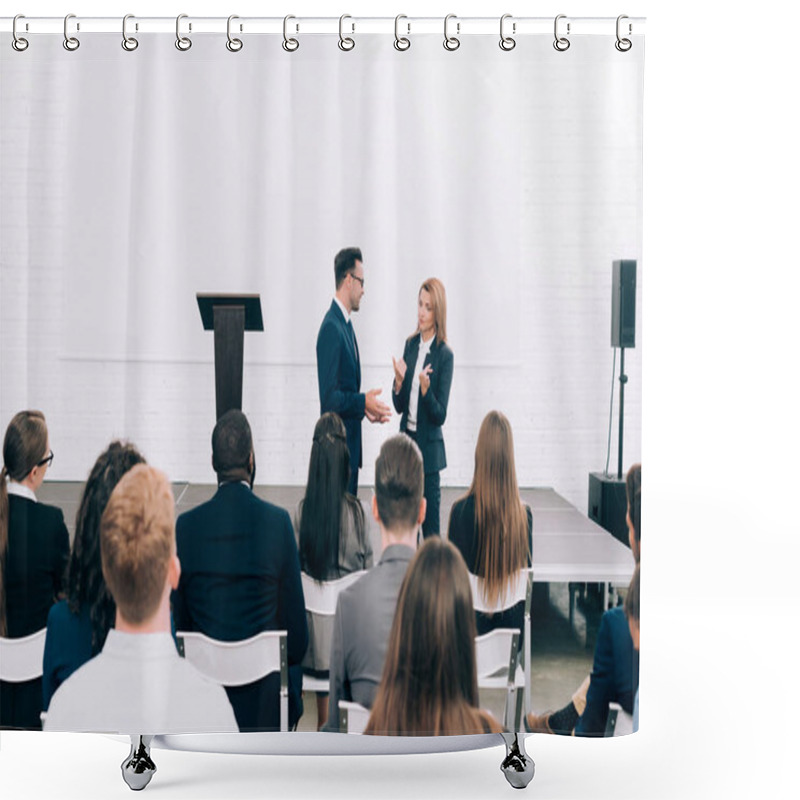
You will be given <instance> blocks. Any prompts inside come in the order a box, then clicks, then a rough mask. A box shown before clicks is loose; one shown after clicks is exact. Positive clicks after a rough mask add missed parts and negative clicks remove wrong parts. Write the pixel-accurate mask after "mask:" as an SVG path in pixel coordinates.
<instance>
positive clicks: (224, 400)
mask: <svg viewBox="0 0 800 800" xmlns="http://www.w3.org/2000/svg"><path fill="white" fill-rule="evenodd" d="M197 305H198V307H199V309H200V318H201V319H202V320H203V329H204V330H207V331H210V330H213V331H214V374H215V381H216V388H217V419H219V418H220V417H221V416H222V415H223V414H224V413H225V412H226V411H229V410H230V409H232V408H238V409H240V410H241V408H242V379H243V376H244V332H245V331H263V330H264V320H263V319H262V317H261V298H260V295H257V294H200V293H199V292H198V294H197Z"/></svg>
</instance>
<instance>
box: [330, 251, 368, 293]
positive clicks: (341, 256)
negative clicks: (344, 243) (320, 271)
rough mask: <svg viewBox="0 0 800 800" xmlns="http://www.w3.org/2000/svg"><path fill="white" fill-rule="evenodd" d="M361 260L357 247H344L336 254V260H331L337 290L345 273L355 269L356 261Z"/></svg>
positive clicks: (345, 275)
mask: <svg viewBox="0 0 800 800" xmlns="http://www.w3.org/2000/svg"><path fill="white" fill-rule="evenodd" d="M363 260H364V259H363V258H362V256H361V248H359V247H345V248H344V250H340V251H339V252H338V253H337V254H336V258H334V259H333V271H334V274H335V275H336V288H337V289H338V288H339V287H340V286H341V285H342V282H343V281H344V279H345V278H346V277H347V273H348V272H352V271H353V270H354V269H355V268H356V261H363Z"/></svg>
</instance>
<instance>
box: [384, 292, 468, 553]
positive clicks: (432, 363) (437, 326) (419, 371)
mask: <svg viewBox="0 0 800 800" xmlns="http://www.w3.org/2000/svg"><path fill="white" fill-rule="evenodd" d="M392 364H393V365H394V385H393V386H392V402H393V403H394V407H395V410H396V411H397V412H398V413H400V414H402V415H403V416H402V418H401V420H400V430H401V431H402V432H403V433H405V434H407V435H408V436H410V437H411V438H412V439H413V440H414V441H415V442H416V443H417V445H418V446H419V449H420V451H421V452H422V462H423V465H424V467H425V500H426V501H427V511H426V513H425V521H424V522H423V523H422V533H423V535H424V536H425V537H428V536H433V535H438V534H439V531H440V524H439V508H440V504H441V483H440V479H439V473H440V472H441V471H442V470H443V469H444V468H445V467H446V466H447V457H446V454H445V449H444V436H443V435H442V426H443V425H444V422H445V420H446V419H447V403H448V401H449V399H450V384H451V383H452V381H453V351H452V350H451V349H450V346H449V345H448V344H447V296H446V294H445V291H444V284H443V283H442V282H441V281H440V280H439V279H438V278H428V280H426V281H425V282H424V283H423V284H422V286H421V287H420V290H419V295H418V297H417V329H416V330H415V331H414V333H412V334H411V336H409V337H408V339H406V342H405V346H404V348H403V357H402V358H401V359H400V360H399V361H398V360H397V359H395V358H392Z"/></svg>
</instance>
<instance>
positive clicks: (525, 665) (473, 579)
mask: <svg viewBox="0 0 800 800" xmlns="http://www.w3.org/2000/svg"><path fill="white" fill-rule="evenodd" d="M469 583H470V588H471V589H472V605H473V608H474V609H475V610H476V611H480V612H481V613H483V614H497V613H500V612H502V611H507V610H508V609H509V608H513V607H514V606H515V605H516V604H517V603H519V602H521V601H522V600H524V601H525V612H524V618H523V628H522V648H521V649H522V674H523V676H524V681H525V683H524V703H523V705H524V710H525V713H526V714H527V713H528V712H529V711H530V710H531V599H532V597H533V568H530V567H528V568H526V569H521V570H520V571H519V572H518V573H517V574H516V575H515V576H514V578H513V579H512V581H511V585H510V587H509V588H508V590H507V591H506V597H505V601H504V602H503V604H502V605H500V604H499V603H496V604H494V605H492V604H491V603H489V602H488V600H487V599H486V592H485V589H484V585H483V579H482V578H479V577H478V576H477V575H473V574H472V573H470V574H469Z"/></svg>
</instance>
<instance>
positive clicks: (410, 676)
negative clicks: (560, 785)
mask: <svg viewBox="0 0 800 800" xmlns="http://www.w3.org/2000/svg"><path fill="white" fill-rule="evenodd" d="M502 730H503V728H502V726H501V725H500V723H499V722H498V721H497V720H496V719H495V718H494V717H493V716H492V715H491V714H489V713H488V712H486V711H483V710H481V709H480V708H478V677H477V667H476V662H475V615H474V612H473V609H472V592H471V590H470V586H469V577H468V575H467V567H466V565H465V564H464V559H463V558H462V557H461V555H460V554H459V552H458V550H456V548H455V547H453V545H451V544H450V543H449V542H445V541H442V540H441V539H440V538H439V537H435V536H434V537H431V538H430V539H427V540H426V541H425V543H424V544H423V545H422V547H421V548H420V549H419V551H418V552H417V555H416V556H415V557H414V560H413V561H412V562H411V566H410V567H409V568H408V572H407V573H406V577H405V579H404V581H403V585H402V588H401V589H400V597H399V598H398V601H397V611H396V613H395V617H394V623H393V624H392V631H391V634H390V636H389V648H388V650H387V653H386V661H385V663H384V667H383V677H382V678H381V683H380V686H379V687H378V692H377V694H376V696H375V702H374V703H373V705H372V713H371V715H370V718H369V722H368V723H367V727H366V729H365V731H364V733H371V734H375V735H379V736H448V735H451V736H452V735H460V734H473V733H499V732H501V731H502Z"/></svg>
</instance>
